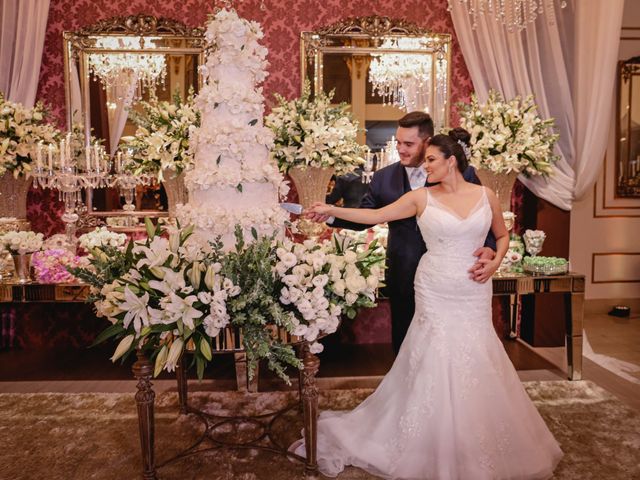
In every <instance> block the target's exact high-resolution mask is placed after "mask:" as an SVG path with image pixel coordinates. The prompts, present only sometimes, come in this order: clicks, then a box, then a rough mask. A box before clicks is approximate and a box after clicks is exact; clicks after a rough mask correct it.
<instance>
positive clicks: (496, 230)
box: [475, 188, 509, 283]
mask: <svg viewBox="0 0 640 480" xmlns="http://www.w3.org/2000/svg"><path fill="white" fill-rule="evenodd" d="M486 192H487V198H488V200H489V205H490V206H491V214H492V220H491V231H492V232H493V235H494V236H495V237H496V256H495V257H493V260H488V259H480V260H478V263H482V264H484V268H483V269H482V273H481V274H480V275H479V276H477V277H475V280H477V281H479V282H481V283H484V282H486V281H487V280H489V279H490V278H491V276H492V275H493V274H494V273H495V271H496V270H497V269H498V267H499V266H500V263H501V262H502V257H504V256H505V254H506V253H507V250H508V249H509V231H508V230H507V227H506V226H505V225H504V218H502V209H501V208H500V202H499V201H498V197H496V194H495V193H493V191H491V190H489V189H488V188H487V189H486Z"/></svg>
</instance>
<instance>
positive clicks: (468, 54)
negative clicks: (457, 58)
mask: <svg viewBox="0 0 640 480" xmlns="http://www.w3.org/2000/svg"><path fill="white" fill-rule="evenodd" d="M559 3H560V2H557V1H556V2H554V4H555V6H556V10H555V13H556V15H555V21H551V22H547V21H545V18H544V17H540V18H538V19H537V20H536V22H535V23H534V24H533V25H528V26H527V28H526V29H525V30H524V31H522V32H517V31H515V32H509V31H508V29H507V28H506V27H504V26H502V25H501V24H500V23H498V22H497V21H495V19H494V18H493V16H491V15H486V16H479V17H478V25H477V28H476V30H473V29H472V28H471V20H470V17H469V15H468V12H467V10H466V8H464V7H463V5H461V4H460V3H459V2H458V1H454V2H452V6H453V9H452V11H451V16H452V19H453V24H454V27H455V30H456V35H457V37H458V40H459V41H460V46H461V49H462V53H463V55H464V58H465V62H466V64H467V67H468V69H469V73H470V75H471V79H472V81H473V85H474V88H475V90H476V93H477V95H478V97H479V99H480V100H481V101H485V100H486V98H487V95H488V92H489V90H490V89H492V88H493V89H495V90H497V91H499V92H500V93H502V94H503V95H504V96H505V97H506V98H507V99H511V98H513V97H515V96H516V95H528V94H533V95H534V96H535V99H536V103H537V105H538V111H539V113H540V115H541V116H542V117H543V118H548V117H554V118H555V120H556V125H557V129H558V132H559V133H560V140H559V141H558V144H557V146H556V153H557V154H558V155H559V156H560V160H559V161H558V162H557V163H556V164H555V166H556V169H555V172H554V174H553V175H552V176H551V177H548V178H542V177H532V178H526V177H524V176H523V175H520V177H519V180H520V181H521V182H522V183H524V184H525V185H526V186H527V188H529V189H530V190H531V191H532V192H533V193H535V194H536V195H537V196H539V197H541V198H544V199H545V200H548V201H549V202H551V203H553V204H554V205H556V206H558V207H560V208H562V209H565V210H570V209H571V204H572V202H573V200H574V199H575V198H577V197H579V195H581V194H582V193H583V192H584V190H582V189H583V188H588V187H589V186H590V185H592V184H593V181H594V180H595V178H596V176H597V172H598V169H599V167H600V165H599V163H600V162H601V161H602V158H603V157H604V150H605V148H606V139H607V136H608V133H609V129H608V126H607V125H606V122H607V120H608V119H609V113H610V109H611V107H612V105H613V103H612V100H613V96H612V85H613V81H614V79H615V62H616V60H617V55H618V41H619V37H620V25H621V21H622V8H623V6H624V0H611V1H607V2H601V1H600V0H580V1H577V2H576V1H570V2H568V6H567V7H566V8H565V9H560V8H559ZM605 19H606V21H605ZM587 39H589V41H588V42H586V40H587ZM584 42H586V45H585V44H584ZM580 52H584V53H582V55H580ZM580 129H584V130H582V131H581V130H580ZM587 149H589V150H587ZM594 170H595V173H594ZM587 171H588V172H589V174H590V175H589V176H588V177H589V178H585V177H582V175H583V173H584V172H587ZM578 176H580V178H579V181H577V179H578ZM591 177H592V178H591Z"/></svg>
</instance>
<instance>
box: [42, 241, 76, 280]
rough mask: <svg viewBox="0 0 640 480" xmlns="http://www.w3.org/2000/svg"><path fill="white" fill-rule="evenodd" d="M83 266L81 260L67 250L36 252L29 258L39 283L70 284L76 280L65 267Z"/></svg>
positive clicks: (54, 249)
mask: <svg viewBox="0 0 640 480" xmlns="http://www.w3.org/2000/svg"><path fill="white" fill-rule="evenodd" d="M84 264H85V261H84V259H83V258H81V257H78V256H76V255H74V254H73V253H71V252H70V251H68V250H64V249H61V248H53V249H48V250H43V251H40V252H36V253H34V254H33V256H32V257H31V266H32V267H33V270H34V272H35V274H36V278H37V279H38V281H39V282H41V283H70V282H75V281H77V279H76V278H75V277H74V276H73V275H71V273H69V272H68V271H67V268H66V267H72V268H73V267H80V266H82V265H84Z"/></svg>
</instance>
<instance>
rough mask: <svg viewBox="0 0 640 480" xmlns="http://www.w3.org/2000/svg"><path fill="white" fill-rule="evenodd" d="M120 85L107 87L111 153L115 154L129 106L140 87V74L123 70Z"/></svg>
mask: <svg viewBox="0 0 640 480" xmlns="http://www.w3.org/2000/svg"><path fill="white" fill-rule="evenodd" d="M120 76H121V77H122V78H121V80H120V81H119V82H118V83H119V85H118V86H115V87H109V88H107V110H108V113H109V153H110V154H111V155H112V156H113V155H114V154H115V153H116V150H117V149H118V143H119V142H120V137H121V136H122V132H123V130H124V127H125V124H126V123H127V118H128V117H129V108H130V107H131V104H132V102H133V96H134V95H135V93H136V89H137V87H138V75H137V74H135V73H133V72H131V71H122V72H121V73H120Z"/></svg>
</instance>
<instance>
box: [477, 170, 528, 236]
mask: <svg viewBox="0 0 640 480" xmlns="http://www.w3.org/2000/svg"><path fill="white" fill-rule="evenodd" d="M476 174H477V175H478V178H479V179H480V182H482V185H484V186H485V187H488V188H490V189H491V190H493V191H494V192H495V194H496V195H497V197H498V200H500V208H501V209H502V213H503V216H504V218H505V224H506V226H507V230H511V229H512V228H513V224H514V222H515V215H514V214H513V213H512V212H511V192H512V190H513V185H514V184H515V182H516V178H518V172H509V173H493V172H492V171H490V170H485V169H482V168H479V169H477V170H476Z"/></svg>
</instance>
